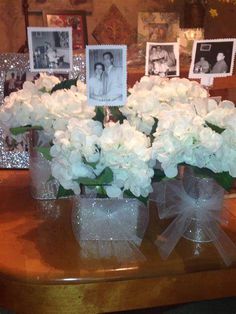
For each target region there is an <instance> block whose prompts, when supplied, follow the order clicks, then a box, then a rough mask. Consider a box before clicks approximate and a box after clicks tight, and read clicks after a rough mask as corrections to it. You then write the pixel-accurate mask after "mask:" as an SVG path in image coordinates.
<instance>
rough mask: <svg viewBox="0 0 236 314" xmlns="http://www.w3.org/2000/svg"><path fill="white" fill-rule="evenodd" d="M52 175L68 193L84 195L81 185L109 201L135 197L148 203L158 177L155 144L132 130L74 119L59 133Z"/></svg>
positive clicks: (127, 123)
mask: <svg viewBox="0 0 236 314" xmlns="http://www.w3.org/2000/svg"><path fill="white" fill-rule="evenodd" d="M50 155H51V157H52V158H51V165H52V175H53V176H54V177H55V178H56V179H57V180H58V181H59V182H60V184H61V188H60V193H59V196H62V195H65V194H64V193H65V190H64V189H66V190H71V191H69V192H73V194H80V193H81V188H80V187H81V185H83V186H87V187H90V188H91V187H94V188H96V189H97V192H98V194H100V195H103V196H108V197H118V198H122V197H123V196H125V195H127V196H135V197H137V198H140V199H141V200H144V199H145V198H147V196H148V195H149V193H150V192H151V191H152V187H151V178H152V176H153V174H154V172H153V163H152V161H151V144H150V140H149V139H148V137H147V136H146V135H144V134H143V133H141V132H140V131H138V130H136V129H135V128H134V127H132V126H130V124H129V122H128V121H124V123H123V124H120V123H119V122H117V123H113V122H111V123H109V124H107V125H106V126H105V127H104V128H103V127H102V124H101V123H100V122H98V121H94V120H92V119H87V120H86V119H85V120H78V119H70V121H69V123H68V125H67V128H66V130H64V131H57V132H56V133H55V138H54V145H53V146H52V147H51V150H50Z"/></svg>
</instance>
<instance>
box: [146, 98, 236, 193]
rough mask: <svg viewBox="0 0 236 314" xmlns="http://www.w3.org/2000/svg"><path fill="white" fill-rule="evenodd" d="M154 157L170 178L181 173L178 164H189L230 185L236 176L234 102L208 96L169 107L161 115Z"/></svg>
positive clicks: (221, 183)
mask: <svg viewBox="0 0 236 314" xmlns="http://www.w3.org/2000/svg"><path fill="white" fill-rule="evenodd" d="M152 158H154V159H156V160H158V161H159V162H160V163H161V167H162V169H163V170H164V173H165V175H166V176H167V177H169V178H173V177H175V176H176V175H177V172H178V165H180V164H187V165H190V166H193V167H194V168H195V169H196V171H197V172H198V173H199V174H205V175H207V176H211V177H213V178H215V179H216V181H217V182H218V183H219V184H220V185H222V186H223V187H224V188H225V189H229V188H230V187H231V185H232V181H233V178H234V177H236V108H235V106H234V104H233V103H232V102H230V101H222V102H220V103H219V104H217V103H216V101H214V100H212V99H206V100H205V101H200V102H195V103H192V104H175V105H174V106H172V107H171V108H166V109H165V110H163V111H162V112H161V113H160V115H159V117H158V128H157V130H156V133H154V141H153V145H152Z"/></svg>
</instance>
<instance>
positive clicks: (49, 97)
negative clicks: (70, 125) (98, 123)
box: [0, 73, 95, 138]
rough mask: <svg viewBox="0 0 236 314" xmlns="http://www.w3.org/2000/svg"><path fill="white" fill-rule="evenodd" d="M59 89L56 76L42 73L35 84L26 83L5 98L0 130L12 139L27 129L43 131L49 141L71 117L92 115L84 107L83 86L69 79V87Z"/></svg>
mask: <svg viewBox="0 0 236 314" xmlns="http://www.w3.org/2000/svg"><path fill="white" fill-rule="evenodd" d="M60 85H61V86H60ZM74 85H76V86H74ZM56 86H58V87H59V88H58V89H55V87H56ZM63 87H64V85H63V83H61V84H60V81H59V79H58V78H57V77H55V76H53V75H47V74H44V73H41V74H40V77H39V79H38V80H36V81H35V83H32V82H29V81H26V82H25V83H24V85H23V89H22V90H19V91H17V92H13V93H11V94H10V95H9V96H8V97H6V98H5V100H4V104H3V106H2V107H1V108H0V124H1V127H3V128H4V130H5V131H6V132H8V133H9V130H10V131H11V133H12V134H13V135H15V136H17V135H18V134H21V133H23V132H25V131H27V130H30V129H43V130H44V131H45V133H46V134H47V135H49V137H50V138H52V137H53V134H54V132H55V131H56V130H58V129H63V128H65V126H66V124H67V121H68V120H69V119H70V118H71V117H78V118H81V119H84V118H92V117H93V116H95V111H94V109H93V108H91V107H89V106H87V97H86V87H85V84H83V83H82V82H77V84H76V80H71V81H69V86H67V87H66V88H63ZM53 89H55V91H53Z"/></svg>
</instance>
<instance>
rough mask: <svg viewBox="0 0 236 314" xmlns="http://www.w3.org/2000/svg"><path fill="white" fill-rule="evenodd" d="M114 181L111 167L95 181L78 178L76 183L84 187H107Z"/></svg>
mask: <svg viewBox="0 0 236 314" xmlns="http://www.w3.org/2000/svg"><path fill="white" fill-rule="evenodd" d="M112 180H113V172H112V171H111V169H110V168H109V167H106V168H105V169H104V170H103V171H102V172H101V174H100V175H99V176H97V177H96V178H95V179H91V178H84V177H81V178H78V179H76V180H74V181H76V182H77V183H79V184H83V185H88V186H89V185H90V186H96V185H106V184H109V183H111V182H112Z"/></svg>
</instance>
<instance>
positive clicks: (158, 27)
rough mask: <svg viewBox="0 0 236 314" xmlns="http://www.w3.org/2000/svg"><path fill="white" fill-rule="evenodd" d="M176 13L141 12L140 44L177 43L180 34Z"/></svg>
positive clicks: (139, 23)
mask: <svg viewBox="0 0 236 314" xmlns="http://www.w3.org/2000/svg"><path fill="white" fill-rule="evenodd" d="M179 30H180V28H179V15H178V14H177V13H176V12H139V14H138V42H139V43H146V42H175V41H176V40H177V37H178V34H179Z"/></svg>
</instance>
